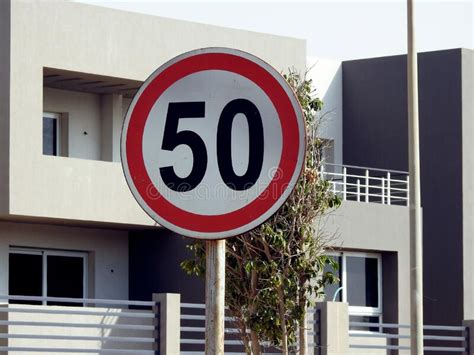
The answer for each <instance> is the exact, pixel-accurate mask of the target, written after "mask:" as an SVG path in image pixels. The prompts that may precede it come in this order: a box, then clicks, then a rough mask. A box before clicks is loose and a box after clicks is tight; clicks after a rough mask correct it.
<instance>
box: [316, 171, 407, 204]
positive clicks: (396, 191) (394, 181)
mask: <svg viewBox="0 0 474 355" xmlns="http://www.w3.org/2000/svg"><path fill="white" fill-rule="evenodd" d="M321 175H322V177H323V178H324V179H326V180H328V181H329V182H330V183H331V188H332V189H333V191H334V193H336V194H338V195H339V196H341V198H342V199H343V200H349V201H357V202H372V203H381V204H387V205H399V206H407V205H408V196H409V183H408V173H407V172H406V171H397V170H386V169H375V168H366V167H361V166H353V165H338V164H324V165H323V166H322V168H321Z"/></svg>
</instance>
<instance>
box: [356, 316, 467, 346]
mask: <svg viewBox="0 0 474 355" xmlns="http://www.w3.org/2000/svg"><path fill="white" fill-rule="evenodd" d="M349 328H350V330H349V339H350V343H349V347H350V348H352V349H361V350H363V349H365V350H371V349H372V350H374V349H381V350H410V333H409V331H410V326H409V325H407V324H393V323H369V322H349ZM423 332H424V335H423V340H424V350H425V351H433V352H451V353H467V352H468V349H469V328H468V327H465V326H441V325H425V326H423Z"/></svg>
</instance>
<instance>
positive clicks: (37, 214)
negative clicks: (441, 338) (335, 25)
mask: <svg viewBox="0 0 474 355" xmlns="http://www.w3.org/2000/svg"><path fill="white" fill-rule="evenodd" d="M215 46H220V47H232V48H237V49H240V50H244V51H247V52H250V53H252V54H255V55H257V56H259V57H261V58H262V59H264V60H265V61H267V62H268V63H270V64H272V65H273V66H274V67H275V68H277V69H278V70H280V71H285V70H287V69H288V68H295V69H296V70H298V71H300V72H302V73H303V72H304V71H305V68H306V64H307V63H306V61H307V60H306V47H305V41H304V40H299V39H294V38H286V37H280V36H274V35H269V34H262V33H254V32H247V31H241V30H233V29H227V28H221V27H215V26H208V25H203V24H196V23H190V22H185V21H178V20H171V19H166V18H160V17H154V16H147V15H140V14H134V13H128V12H123V11H117V10H110V9H105V8H100V7H94V6H88V5H83V4H77V3H72V2H41V1H1V2H0V92H1V93H2V95H0V295H7V296H8V295H10V296H32V297H59V298H79V299H112V300H113V299H120V300H146V301H150V300H151V298H152V294H154V293H180V294H181V299H182V300H183V301H184V302H202V301H203V299H204V289H203V284H202V282H201V281H199V280H197V279H195V278H192V277H189V276H187V275H185V274H184V272H182V271H181V269H180V266H179V263H180V262H181V261H182V260H183V259H185V258H186V257H187V251H186V248H185V245H186V244H187V243H188V241H187V240H186V239H184V238H183V237H181V236H178V235H175V234H173V233H171V232H169V231H167V230H164V229H163V228H161V227H160V226H158V225H156V223H155V222H154V221H152V220H151V219H150V218H149V217H148V216H147V215H146V214H145V213H144V212H143V211H142V210H141V208H140V207H139V206H138V204H137V203H136V202H135V200H134V199H133V197H132V195H131V193H130V192H129V190H128V187H127V184H126V182H125V179H124V177H123V174H122V170H121V166H120V155H119V154H120V152H119V145H120V144H119V143H120V134H121V127H122V122H123V118H124V116H125V113H126V110H127V108H128V105H129V104H130V102H131V99H132V97H133V95H134V94H135V93H136V91H137V90H138V88H139V87H140V85H141V83H142V82H143V81H144V80H145V79H146V78H147V77H148V75H150V74H151V73H152V72H153V70H154V69H156V68H157V67H158V66H160V65H161V64H163V63H164V62H166V61H167V60H169V59H171V58H173V57H174V56H176V55H178V54H180V53H183V52H186V51H189V50H192V49H196V48H202V47H215ZM433 57H436V58H435V59H433V60H432V59H431V58H433ZM425 58H426V59H425ZM469 61H470V62H469ZM425 63H428V64H425ZM469 63H471V67H469ZM433 67H434V68H436V70H439V71H440V72H441V74H443V75H444V76H442V77H441V76H440V77H433V76H432V75H431V74H430V73H431V71H432V70H433ZM440 68H444V69H440ZM446 68H449V70H448V69H446ZM420 69H421V70H422V72H421V75H420V83H421V87H420V92H421V95H422V97H421V117H422V118H421V119H422V132H425V133H423V136H422V145H423V147H426V148H422V167H423V166H426V168H425V167H423V169H428V170H423V175H422V178H423V181H422V185H423V187H424V188H426V190H424V191H423V194H424V195H423V200H424V206H423V207H424V216H425V244H426V247H425V250H426V251H425V289H426V291H425V295H427V297H433V298H436V299H437V302H436V303H434V304H431V303H429V302H426V304H427V305H426V312H425V314H426V317H427V318H426V320H427V321H434V322H436V321H438V320H439V321H449V322H450V323H454V322H458V321H461V320H462V319H464V318H467V317H468V316H469V317H471V318H474V314H473V312H474V311H473V307H474V306H473V299H474V297H473V292H474V291H473V287H474V279H473V276H472V273H469V272H467V270H472V261H471V260H470V257H469V256H472V254H473V252H474V250H473V248H474V247H473V245H474V243H473V240H472V232H473V229H474V227H473V225H472V220H470V219H469V217H470V216H472V212H473V201H472V200H473V186H472V178H471V177H472V176H473V174H472V166H473V164H474V162H473V161H472V160H473V155H472V149H470V148H469V139H468V137H469V136H468V132H472V131H473V129H472V128H473V127H472V121H473V120H472V100H471V101H469V100H470V99H469V97H471V99H472V80H471V81H470V82H469V81H465V80H464V78H465V76H466V77H467V76H469V75H470V77H471V79H472V52H466V51H464V50H459V51H450V52H446V53H445V52H440V54H437V53H435V54H426V55H422V56H421V60H420ZM403 70H404V58H403V57H394V58H382V59H373V60H367V61H354V62H352V61H351V62H344V63H337V62H330V61H324V60H319V61H318V62H317V64H316V66H315V68H314V69H313V71H312V73H311V74H310V75H312V76H313V80H314V82H315V86H316V87H317V88H318V90H319V95H320V96H321V98H322V99H323V101H324V102H325V115H326V117H327V118H328V120H327V122H326V123H325V124H324V126H323V128H322V133H321V134H322V136H323V138H325V139H327V140H328V142H329V143H330V144H329V147H330V148H329V149H328V150H327V151H326V152H325V153H324V154H325V156H326V159H327V164H326V166H325V171H323V172H322V173H323V175H324V176H325V177H326V178H328V179H330V180H331V181H332V184H333V187H334V189H335V191H336V192H337V193H340V194H341V196H342V197H343V198H344V202H343V204H342V207H341V208H339V209H338V210H336V211H334V212H332V213H331V214H329V215H328V217H327V218H325V219H324V220H321V221H317V222H316V223H318V224H319V225H320V226H321V227H322V228H325V230H327V232H328V233H332V234H334V235H335V236H336V238H335V239H334V250H333V251H332V253H333V254H334V257H336V258H338V261H339V262H340V263H341V270H340V278H341V283H340V285H336V286H335V287H333V288H331V289H328V292H327V293H328V298H332V299H334V300H335V301H345V302H348V303H349V313H350V314H351V317H352V318H353V319H354V320H365V321H374V322H380V321H383V322H387V323H409V308H408V307H409V302H408V300H409V235H408V207H407V198H408V194H407V192H408V184H407V174H406V172H404V171H406V170H407V167H406V157H407V151H406V146H407V144H406V129H405V127H407V123H406V112H405V111H406V109H405V106H406V105H405V106H404V103H405V101H404V100H406V99H405V97H406V95H405V86H404V85H405V84H404V81H403V80H404V79H403V78H404V74H403ZM423 70H424V71H423ZM469 70H471V72H470V74H469ZM453 73H454V74H453ZM452 75H454V76H455V79H453V78H452ZM461 77H462V80H461ZM425 81H426V84H424V83H425ZM445 84H446V85H445ZM448 84H449V85H451V86H449V85H448ZM425 88H426V90H428V91H429V90H431V91H432V92H430V94H425V92H426V90H425ZM441 88H443V90H441ZM441 93H443V96H441ZM446 93H447V94H446ZM423 95H428V96H423ZM446 96H447V97H446ZM387 99H388V100H387ZM433 100H436V101H437V102H439V103H440V104H439V105H436V106H430V105H431V104H432V102H433ZM445 100H448V102H449V105H448V104H444V103H443V102H442V101H445ZM387 101H388V103H387ZM425 102H426V104H424V103H425ZM465 102H470V103H469V104H465ZM447 107H449V109H447ZM433 117H434V118H433ZM447 117H451V118H452V120H453V121H452V122H451V121H450V122H449V123H447V122H446V118H447ZM431 120H435V123H436V124H435V127H436V130H435V131H433V130H431V128H430V129H428V127H432V126H431V124H432V122H431ZM441 142H443V144H440V143H441ZM432 151H433V152H436V153H434V154H433V155H432V154H431V152H432ZM440 157H443V159H441V160H442V161H440V159H439V158H440ZM425 162H426V164H425ZM428 162H429V164H428ZM438 163H439V164H438ZM428 166H429V168H428ZM447 167H449V168H447ZM377 168H378V169H377ZM383 169H385V170H383ZM469 169H471V170H469ZM448 178H449V179H451V180H449V179H448ZM448 181H449V182H448ZM427 191H428V192H427ZM466 195H467V197H466ZM453 196H455V198H454V197H453ZM448 197H449V198H448ZM453 198H454V199H453ZM441 201H444V203H443V206H442V209H441V210H440V208H439V205H440V202H441ZM448 201H449V202H448ZM460 211H462V213H461V212H460ZM447 235H450V236H452V243H445V240H446V238H447V237H446V236H447ZM428 238H429V239H428ZM450 240H451V239H450ZM440 251H445V252H447V254H443V255H439V253H440ZM463 253H464V254H463ZM440 258H443V262H439V261H438V260H440ZM446 259H448V260H449V262H447V260H446ZM447 264H449V265H448V266H447ZM432 272H434V273H435V274H436V275H438V273H440V274H441V273H442V274H443V275H445V277H444V278H443V280H444V282H443V284H442V287H440V288H439V289H438V287H439V286H440V284H439V281H438V279H437V278H432V277H431V276H430V275H431V273H432ZM446 272H448V274H449V277H447V276H446V275H447V274H445V273H446ZM448 288H449V290H450V292H449V294H450V296H449V297H448V296H446V294H447V292H446V289H448ZM41 303H43V305H44V306H48V304H49V303H48V301H42V302H40V304H41ZM440 305H444V306H443V307H446V308H445V309H446V312H448V308H449V312H452V313H450V314H446V315H445V316H440V318H436V317H434V316H432V315H431V314H432V313H439V312H445V311H440V308H441V306H440ZM448 305H449V307H448ZM451 306H452V307H451ZM434 309H436V310H437V312H435V311H434ZM451 316H452V317H451ZM463 317H464V318H463ZM0 345H1V343H0Z"/></svg>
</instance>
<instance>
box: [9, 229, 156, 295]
mask: <svg viewBox="0 0 474 355" xmlns="http://www.w3.org/2000/svg"><path fill="white" fill-rule="evenodd" d="M11 246H16V247H32V248H44V249H60V250H68V251H84V252H89V259H90V260H89V296H90V297H93V298H106V299H122V300H126V299H128V233H127V232H125V231H116V230H107V229H89V228H74V227H66V226H53V225H36V224H27V223H10V222H0V270H1V272H0V294H3V295H4V294H8V250H9V247H11ZM150 297H151V294H150V295H149V296H148V300H150Z"/></svg>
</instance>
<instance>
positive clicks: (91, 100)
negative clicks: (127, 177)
mask: <svg viewBox="0 0 474 355" xmlns="http://www.w3.org/2000/svg"><path fill="white" fill-rule="evenodd" d="M43 111H45V112H54V113H62V112H64V113H67V128H68V134H67V145H68V154H67V156H69V157H72V158H80V159H93V160H100V159H101V136H100V134H101V99H100V96H99V95H96V94H89V93H82V92H74V91H66V90H58V89H51V88H44V91H43Z"/></svg>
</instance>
